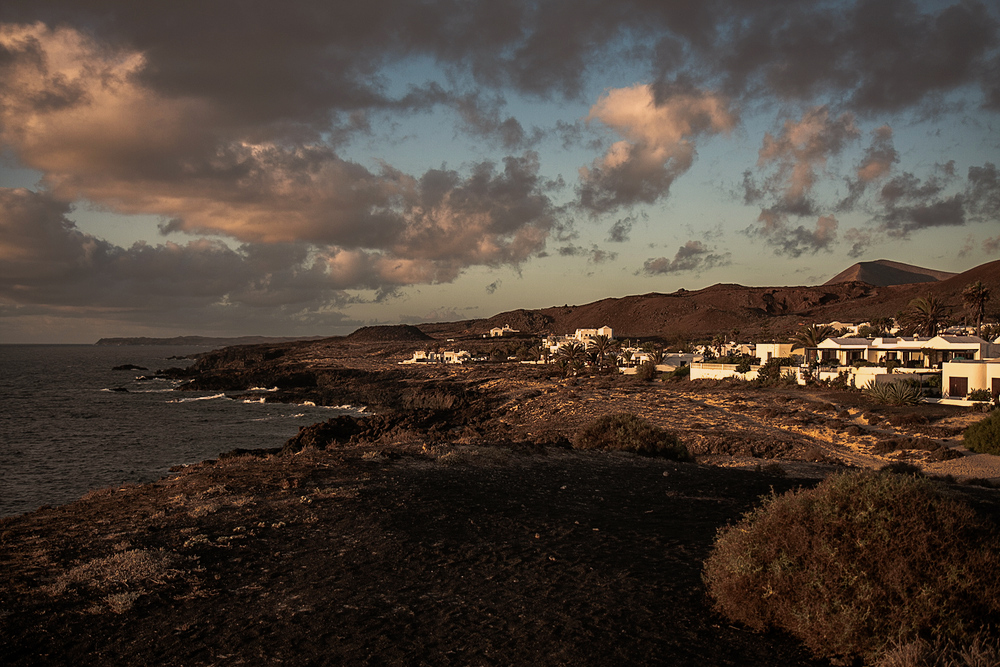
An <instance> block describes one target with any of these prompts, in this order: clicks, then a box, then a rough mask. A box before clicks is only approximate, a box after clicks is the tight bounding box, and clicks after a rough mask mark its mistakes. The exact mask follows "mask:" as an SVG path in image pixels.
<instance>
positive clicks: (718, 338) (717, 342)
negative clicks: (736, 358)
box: [712, 334, 726, 357]
mask: <svg viewBox="0 0 1000 667" xmlns="http://www.w3.org/2000/svg"><path fill="white" fill-rule="evenodd" d="M725 344H726V334H715V336H714V337H713V338H712V347H714V348H715V350H716V353H715V356H717V357H721V356H722V348H723V346H724V345H725Z"/></svg>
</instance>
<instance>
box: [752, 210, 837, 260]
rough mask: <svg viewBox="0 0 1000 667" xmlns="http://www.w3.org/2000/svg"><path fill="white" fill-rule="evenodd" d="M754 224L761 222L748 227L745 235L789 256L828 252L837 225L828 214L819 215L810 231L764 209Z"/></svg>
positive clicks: (831, 246) (776, 213)
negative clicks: (754, 236)
mask: <svg viewBox="0 0 1000 667" xmlns="http://www.w3.org/2000/svg"><path fill="white" fill-rule="evenodd" d="M757 222H759V223H761V225H760V227H756V228H755V227H750V228H748V229H747V233H749V234H751V235H757V236H760V237H762V238H763V239H764V242H765V243H767V244H768V245H770V246H771V247H773V248H774V252H775V254H778V255H788V256H789V257H799V256H801V255H803V254H804V253H811V254H816V253H817V252H819V251H820V250H826V251H830V250H832V249H833V245H834V242H835V241H836V240H837V228H838V227H839V226H840V223H839V222H838V221H837V219H836V218H835V217H834V216H832V215H823V216H820V217H819V218H818V219H817V220H816V225H815V227H814V228H813V229H809V228H807V227H805V226H804V225H798V226H793V225H791V224H789V223H788V220H787V217H786V216H785V215H784V214H783V213H781V212H779V211H774V210H768V209H765V210H763V211H761V212H760V217H759V218H758V219H757Z"/></svg>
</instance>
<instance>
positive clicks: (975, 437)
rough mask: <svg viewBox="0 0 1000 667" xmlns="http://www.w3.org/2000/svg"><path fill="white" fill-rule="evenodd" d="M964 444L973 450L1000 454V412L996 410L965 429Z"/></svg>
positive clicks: (981, 452)
mask: <svg viewBox="0 0 1000 667" xmlns="http://www.w3.org/2000/svg"><path fill="white" fill-rule="evenodd" d="M962 444H963V445H965V448H966V449H969V450H971V451H973V452H979V453H980V454H998V455H1000V412H994V413H993V414H991V415H990V416H989V417H987V418H986V419H983V420H981V421H978V422H976V423H975V424H973V425H972V426H970V427H969V428H967V429H965V433H964V434H963V435H962Z"/></svg>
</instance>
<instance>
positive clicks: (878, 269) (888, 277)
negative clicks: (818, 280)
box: [823, 259, 957, 287]
mask: <svg viewBox="0 0 1000 667" xmlns="http://www.w3.org/2000/svg"><path fill="white" fill-rule="evenodd" d="M955 275H957V274H955V273H950V272H948V271H937V270H935V269H926V268H924V267H922V266H914V265H913V264H904V263H903V262H894V261H892V260H888V259H876V260H874V261H871V262H858V263H856V264H853V265H851V266H849V267H847V268H846V269H844V270H843V271H841V272H840V273H838V274H837V275H835V276H834V277H833V278H830V279H829V280H828V281H826V282H825V283H823V286H826V285H836V284H837V283H846V282H852V281H858V282H864V283H868V284H869V285H875V286H876V287H890V286H892V285H912V284H914V283H932V282H939V281H941V280H947V279H948V278H951V277H952V276H955Z"/></svg>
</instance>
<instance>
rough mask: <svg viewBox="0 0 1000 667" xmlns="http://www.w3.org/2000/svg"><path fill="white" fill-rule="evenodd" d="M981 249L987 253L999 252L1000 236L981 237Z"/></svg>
mask: <svg viewBox="0 0 1000 667" xmlns="http://www.w3.org/2000/svg"><path fill="white" fill-rule="evenodd" d="M983 250H984V251H985V252H986V254H987V255H995V254H997V253H1000V236H997V237H996V238H995V239H994V238H987V239H983Z"/></svg>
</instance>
